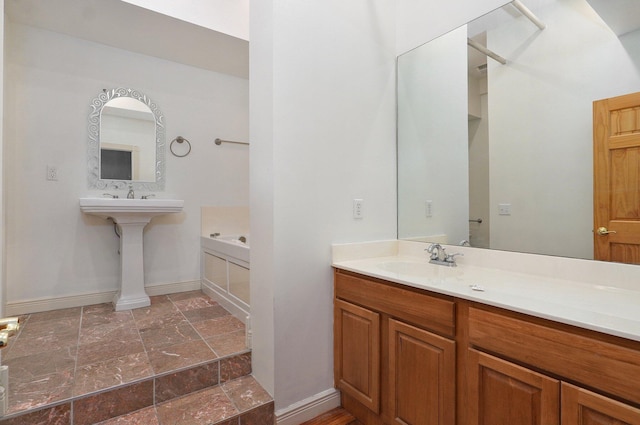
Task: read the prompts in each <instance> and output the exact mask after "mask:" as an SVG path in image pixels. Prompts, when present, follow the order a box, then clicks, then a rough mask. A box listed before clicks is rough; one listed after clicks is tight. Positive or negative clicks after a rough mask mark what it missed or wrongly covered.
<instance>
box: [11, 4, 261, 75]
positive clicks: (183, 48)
mask: <svg viewBox="0 0 640 425" xmlns="http://www.w3.org/2000/svg"><path fill="white" fill-rule="evenodd" d="M5 13H6V16H7V18H8V20H9V21H10V22H16V23H19V24H24V25H29V26H33V27H38V28H43V29H46V30H49V31H54V32H57V33H62V34H66V35H69V36H72V37H76V38H80V39H84V40H89V41H93V42H96V43H101V44H105V45H108V46H112V47H117V48H120V49H125V50H129V51H133V52H137V53H141V54H145V55H149V56H154V57H158V58H162V59H167V60H171V61H174V62H179V63H183V64H186V65H190V66H195V67H198V68H203V69H207V70H210V71H214V72H220V73H224V74H229V75H233V76H237V77H241V78H249V42H248V41H246V40H242V39H240V38H236V37H232V36H230V35H227V34H223V33H221V32H217V31H213V30H211V29H208V28H204V27H201V26H198V25H194V24H191V23H188V22H185V21H182V20H179V19H176V18H172V17H170V16H167V15H163V14H160V13H156V12H153V11H151V10H149V9H145V8H142V7H138V6H135V5H132V4H130V3H127V2H123V1H120V0H56V1H49V0H47V1H43V0H6V1H5Z"/></svg>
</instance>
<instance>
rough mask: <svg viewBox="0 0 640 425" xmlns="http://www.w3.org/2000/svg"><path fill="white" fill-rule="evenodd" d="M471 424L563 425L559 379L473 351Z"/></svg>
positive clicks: (470, 392)
mask: <svg viewBox="0 0 640 425" xmlns="http://www.w3.org/2000/svg"><path fill="white" fill-rule="evenodd" d="M468 359H469V363H468V370H467V372H468V382H469V388H468V390H469V392H468V396H467V397H468V400H469V424H470V425H559V421H560V383H559V381H557V380H556V379H553V378H550V377H548V376H545V375H542V374H540V373H537V372H534V371H532V370H529V369H527V368H524V367H521V366H518V365H516V364H513V363H510V362H507V361H505V360H502V359H499V358H497V357H493V356H490V355H488V354H485V353H482V352H479V351H476V350H473V349H469V356H468Z"/></svg>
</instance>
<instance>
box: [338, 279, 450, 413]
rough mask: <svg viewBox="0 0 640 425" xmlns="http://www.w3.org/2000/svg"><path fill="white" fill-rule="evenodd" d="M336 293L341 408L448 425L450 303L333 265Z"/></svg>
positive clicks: (352, 411)
mask: <svg viewBox="0 0 640 425" xmlns="http://www.w3.org/2000/svg"><path fill="white" fill-rule="evenodd" d="M335 297H336V299H335V304H334V307H335V308H334V358H335V360H334V374H335V383H336V386H337V387H338V388H339V389H340V390H341V392H342V403H343V406H345V408H347V410H349V411H350V412H351V413H352V414H354V416H356V417H357V418H358V419H359V420H360V422H362V423H363V424H366V425H372V424H376V425H378V424H399V425H454V424H455V342H454V341H453V340H452V337H453V330H454V328H455V326H454V323H455V320H454V305H453V302H452V301H451V300H450V299H446V298H439V297H432V296H429V295H425V294H423V293H419V292H416V291H412V290H408V289H404V288H402V287H400V286H399V285H393V284H388V283H385V282H383V281H375V280H371V279H365V278H363V277H359V276H355V275H352V274H349V273H345V272H340V271H336V274H335ZM437 331H441V332H444V333H445V335H447V336H450V337H446V336H442V335H439V334H437V333H436V332H437Z"/></svg>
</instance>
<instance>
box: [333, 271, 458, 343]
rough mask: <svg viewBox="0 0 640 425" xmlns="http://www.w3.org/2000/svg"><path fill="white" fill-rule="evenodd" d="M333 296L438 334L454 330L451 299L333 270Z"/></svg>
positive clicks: (452, 332) (453, 331)
mask: <svg viewBox="0 0 640 425" xmlns="http://www.w3.org/2000/svg"><path fill="white" fill-rule="evenodd" d="M335 296H336V298H341V299H344V300H348V301H350V302H352V303H355V304H358V305H362V306H365V307H368V308H371V309H373V310H376V311H379V312H382V313H386V314H389V315H390V316H392V317H395V318H398V319H402V320H404V321H406V322H409V323H413V324H415V325H418V326H420V327H421V328H423V329H428V330H431V331H433V332H435V333H438V334H441V335H445V336H454V334H455V304H454V302H453V301H452V300H451V301H450V300H447V299H443V298H438V297H434V296H431V295H426V294H423V293H420V292H417V291H412V290H409V289H403V288H400V287H397V286H394V285H392V284H387V283H384V282H376V281H373V280H369V279H367V278H364V277H362V278H361V277H358V276H354V275H350V274H344V273H341V272H339V271H336V273H335Z"/></svg>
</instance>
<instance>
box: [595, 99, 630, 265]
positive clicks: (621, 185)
mask: <svg viewBox="0 0 640 425" xmlns="http://www.w3.org/2000/svg"><path fill="white" fill-rule="evenodd" d="M593 169H594V179H593V181H594V194H593V200H594V206H593V208H594V211H593V217H594V228H593V233H594V257H595V259H596V260H603V261H616V262H622V263H630V264H640V92H639V93H633V94H628V95H624V96H619V97H612V98H610V99H604V100H598V101H596V102H594V103H593Z"/></svg>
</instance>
